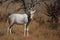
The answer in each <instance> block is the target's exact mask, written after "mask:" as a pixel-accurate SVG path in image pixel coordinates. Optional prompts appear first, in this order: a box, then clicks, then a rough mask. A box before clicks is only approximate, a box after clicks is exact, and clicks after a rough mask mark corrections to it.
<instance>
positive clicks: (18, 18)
mask: <svg viewBox="0 0 60 40" xmlns="http://www.w3.org/2000/svg"><path fill="white" fill-rule="evenodd" d="M35 11H36V10H29V12H30V13H28V14H16V13H14V14H11V15H9V16H8V22H9V26H8V30H7V32H9V33H10V34H11V27H12V26H13V24H15V23H16V24H21V25H24V36H26V35H27V36H28V35H29V33H28V30H29V28H28V25H29V23H30V22H31V20H32V19H33V16H34V13H35Z"/></svg>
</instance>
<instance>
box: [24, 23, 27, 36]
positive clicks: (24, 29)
mask: <svg viewBox="0 0 60 40" xmlns="http://www.w3.org/2000/svg"><path fill="white" fill-rule="evenodd" d="M26 30H27V28H26V24H24V36H26V32H27V31H26Z"/></svg>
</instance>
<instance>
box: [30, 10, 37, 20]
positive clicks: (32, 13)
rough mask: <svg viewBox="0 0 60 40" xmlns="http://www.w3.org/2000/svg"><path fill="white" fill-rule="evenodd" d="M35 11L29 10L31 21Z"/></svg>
mask: <svg viewBox="0 0 60 40" xmlns="http://www.w3.org/2000/svg"><path fill="white" fill-rule="evenodd" d="M35 11H36V10H31V11H30V13H31V19H32V20H33V16H34V13H35Z"/></svg>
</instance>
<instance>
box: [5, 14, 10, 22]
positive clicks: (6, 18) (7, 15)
mask: <svg viewBox="0 0 60 40" xmlns="http://www.w3.org/2000/svg"><path fill="white" fill-rule="evenodd" d="M10 15H11V13H8V14H6V15H5V21H8V19H9V16H10Z"/></svg>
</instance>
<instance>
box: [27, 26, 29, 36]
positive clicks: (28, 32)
mask: <svg viewBox="0 0 60 40" xmlns="http://www.w3.org/2000/svg"><path fill="white" fill-rule="evenodd" d="M27 36H29V28H28V27H27Z"/></svg>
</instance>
